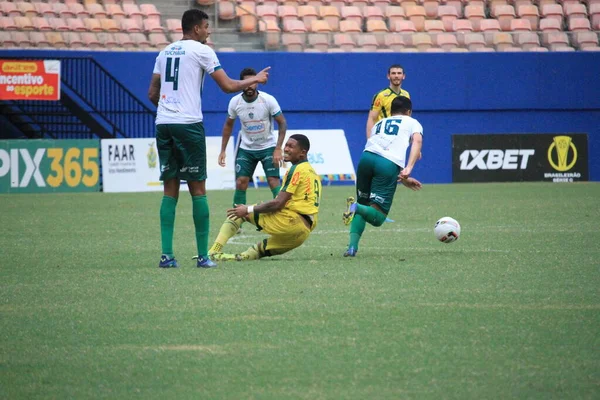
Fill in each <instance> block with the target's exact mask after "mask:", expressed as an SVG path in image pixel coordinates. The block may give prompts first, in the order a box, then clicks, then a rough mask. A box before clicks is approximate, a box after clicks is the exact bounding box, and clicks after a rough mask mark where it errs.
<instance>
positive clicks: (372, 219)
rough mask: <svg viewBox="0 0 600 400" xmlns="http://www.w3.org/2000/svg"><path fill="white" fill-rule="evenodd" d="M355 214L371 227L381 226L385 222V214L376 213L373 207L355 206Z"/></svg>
mask: <svg viewBox="0 0 600 400" xmlns="http://www.w3.org/2000/svg"><path fill="white" fill-rule="evenodd" d="M356 214H358V215H360V216H361V217H363V218H364V219H365V221H367V222H368V223H369V224H371V225H373V226H381V225H383V223H384V222H385V218H386V216H385V214H384V213H382V212H380V211H377V210H376V209H374V208H373V207H369V206H363V205H362V204H357V205H356Z"/></svg>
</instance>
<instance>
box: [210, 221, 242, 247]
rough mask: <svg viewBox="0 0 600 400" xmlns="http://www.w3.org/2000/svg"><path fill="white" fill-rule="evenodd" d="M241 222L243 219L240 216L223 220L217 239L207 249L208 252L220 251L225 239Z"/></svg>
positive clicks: (232, 233) (230, 236) (234, 231)
mask: <svg viewBox="0 0 600 400" xmlns="http://www.w3.org/2000/svg"><path fill="white" fill-rule="evenodd" d="M243 222H244V220H243V219H242V218H233V219H229V218H227V219H226V220H225V222H223V225H221V229H220V230H219V235H217V239H216V240H215V242H214V243H213V245H212V246H211V248H210V250H208V254H213V253H221V252H222V250H223V246H225V245H226V244H227V241H228V240H229V239H231V238H232V237H233V236H234V235H235V234H236V232H237V231H238V229H240V226H242V223H243Z"/></svg>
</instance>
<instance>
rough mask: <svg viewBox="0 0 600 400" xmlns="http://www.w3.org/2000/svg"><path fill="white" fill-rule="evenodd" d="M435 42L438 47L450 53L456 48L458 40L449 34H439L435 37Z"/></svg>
mask: <svg viewBox="0 0 600 400" xmlns="http://www.w3.org/2000/svg"><path fill="white" fill-rule="evenodd" d="M436 42H437V45H438V47H440V48H442V49H444V50H446V51H450V50H452V49H455V48H457V47H458V45H459V44H458V39H457V38H456V36H454V35H453V34H451V33H441V34H439V35H437V38H436Z"/></svg>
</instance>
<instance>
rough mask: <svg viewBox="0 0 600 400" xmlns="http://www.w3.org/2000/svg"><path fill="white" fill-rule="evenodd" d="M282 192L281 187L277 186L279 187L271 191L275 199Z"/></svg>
mask: <svg viewBox="0 0 600 400" xmlns="http://www.w3.org/2000/svg"><path fill="white" fill-rule="evenodd" d="M280 190H281V186H277V187H274V188H273V189H271V193H273V198H275V197H277V195H278V194H279V191H280Z"/></svg>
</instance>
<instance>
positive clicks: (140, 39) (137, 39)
mask: <svg viewBox="0 0 600 400" xmlns="http://www.w3.org/2000/svg"><path fill="white" fill-rule="evenodd" d="M129 37H130V38H131V40H133V42H134V43H135V45H136V46H137V47H138V48H139V49H143V50H145V49H148V48H150V47H151V43H150V40H148V38H147V37H146V35H144V34H143V33H131V34H130V35H129Z"/></svg>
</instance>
